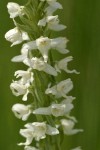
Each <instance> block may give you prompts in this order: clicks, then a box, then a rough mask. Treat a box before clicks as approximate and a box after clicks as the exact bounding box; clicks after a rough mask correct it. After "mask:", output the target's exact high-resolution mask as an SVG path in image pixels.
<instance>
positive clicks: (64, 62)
mask: <svg viewBox="0 0 100 150" xmlns="http://www.w3.org/2000/svg"><path fill="white" fill-rule="evenodd" d="M72 60H73V57H72V56H68V57H66V58H64V59H62V60H60V61H59V62H58V63H57V64H56V65H55V68H56V70H57V71H58V72H60V73H61V70H64V71H65V72H67V73H76V74H79V73H78V72H77V71H76V70H69V69H68V62H70V61H72Z"/></svg>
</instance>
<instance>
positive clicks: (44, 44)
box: [13, 36, 69, 62]
mask: <svg viewBox="0 0 100 150" xmlns="http://www.w3.org/2000/svg"><path fill="white" fill-rule="evenodd" d="M67 42H68V40H67V39H66V38H64V37H59V38H54V39H49V38H48V37H43V36H41V37H39V38H38V39H36V40H35V41H31V42H28V43H25V44H24V45H23V47H22V50H21V51H22V52H23V53H24V52H26V53H28V51H31V50H37V49H38V50H39V51H40V53H41V54H42V56H43V58H44V61H45V62H47V60H48V53H49V50H50V49H55V50H57V51H58V52H60V53H61V54H67V53H68V52H69V50H68V49H66V44H67ZM26 53H25V54H26ZM20 57H22V59H24V58H25V57H27V56H26V55H24V54H22V55H19V56H17V58H16V57H15V58H13V60H15V61H16V60H17V59H18V60H20V59H21V58H20ZM22 59H21V60H22Z"/></svg>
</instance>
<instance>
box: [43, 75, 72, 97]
mask: <svg viewBox="0 0 100 150" xmlns="http://www.w3.org/2000/svg"><path fill="white" fill-rule="evenodd" d="M72 88H73V83H72V81H71V79H70V78H68V79H66V80H64V81H61V82H60V83H58V84H57V85H54V86H53V87H51V88H47V89H46V91H45V94H52V95H55V96H56V98H60V97H64V98H67V96H66V94H68V93H69V92H70V91H71V90H72Z"/></svg>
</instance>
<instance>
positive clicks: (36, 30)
mask: <svg viewBox="0 0 100 150" xmlns="http://www.w3.org/2000/svg"><path fill="white" fill-rule="evenodd" d="M7 8H8V12H9V14H10V18H12V19H13V22H14V25H15V28H14V29H11V30H10V31H8V32H7V33H6V34H5V38H6V40H8V41H10V42H11V43H12V44H11V46H14V45H17V44H20V43H22V42H24V44H23V45H22V48H21V54H20V55H18V56H15V57H13V58H12V61H13V62H22V63H24V64H25V65H26V66H27V67H28V68H27V70H18V71H16V72H15V74H14V75H15V77H16V78H18V80H17V81H13V82H12V83H11V85H10V88H11V90H12V93H13V94H14V95H15V96H22V101H23V102H24V103H25V101H29V104H28V105H25V104H20V103H17V104H15V105H13V107H12V111H13V112H14V114H15V116H16V117H17V118H19V119H22V120H23V121H27V120H28V118H29V116H30V115H33V122H31V123H29V121H27V123H26V124H25V126H24V127H25V128H24V129H20V134H21V135H22V136H23V137H24V138H25V139H26V141H25V142H22V143H19V144H18V145H20V146H21V145H23V146H24V149H25V150H51V149H52V150H61V143H62V141H63V137H64V134H66V135H72V134H76V133H78V132H80V131H82V130H81V129H74V125H75V123H76V119H75V118H74V117H72V116H71V115H70V112H71V110H72V109H73V107H74V106H73V103H72V102H73V100H74V99H75V97H72V96H70V95H69V92H70V91H71V90H72V88H73V82H72V81H71V79H70V78H68V79H66V80H63V81H60V82H57V80H56V77H57V76H59V74H60V73H62V70H63V71H65V72H66V73H77V74H78V72H77V71H76V70H69V69H68V62H70V61H72V59H73V57H72V56H67V57H66V58H64V59H62V60H60V61H57V60H53V57H52V54H53V53H54V52H53V51H55V50H56V51H57V52H58V53H61V54H62V55H64V54H67V53H68V52H69V50H68V49H66V44H67V42H68V40H67V39H66V38H65V37H56V38H52V37H51V33H52V31H54V32H55V31H61V30H64V29H65V28H66V26H65V25H62V24H60V20H59V17H58V15H54V13H55V11H56V10H57V9H62V5H61V4H60V3H59V2H57V1H56V0H28V2H27V4H26V5H25V6H20V5H19V4H17V3H13V2H9V3H8V5H7ZM18 17H19V19H18ZM17 20H20V23H19V22H18V21H17ZM28 94H31V95H32V96H33V98H32V99H33V101H32V103H31V102H30V100H28ZM76 149H77V150H81V148H80V147H77V148H75V150H76Z"/></svg>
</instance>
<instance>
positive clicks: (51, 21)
mask: <svg viewBox="0 0 100 150" xmlns="http://www.w3.org/2000/svg"><path fill="white" fill-rule="evenodd" d="M46 24H47V27H48V29H50V30H54V31H61V30H64V29H65V28H66V26H64V25H62V24H59V19H58V15H56V16H47V17H45V18H43V19H41V20H40V21H39V22H38V25H39V26H46Z"/></svg>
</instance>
